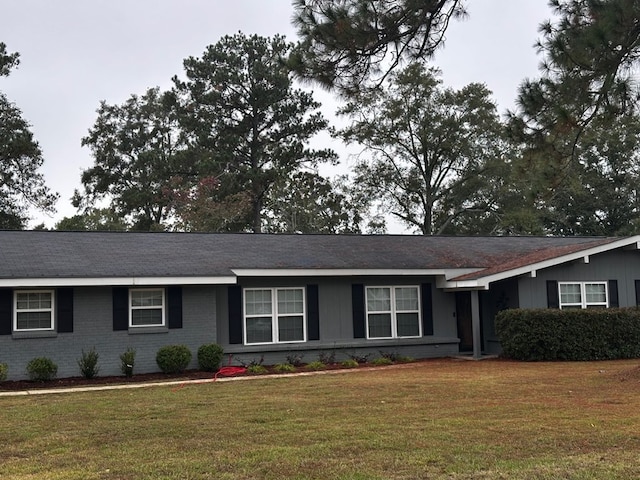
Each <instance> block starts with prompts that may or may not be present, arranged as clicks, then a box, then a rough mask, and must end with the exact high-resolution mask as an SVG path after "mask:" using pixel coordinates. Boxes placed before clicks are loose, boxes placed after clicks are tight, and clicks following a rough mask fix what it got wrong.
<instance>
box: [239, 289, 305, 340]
mask: <svg viewBox="0 0 640 480" xmlns="http://www.w3.org/2000/svg"><path fill="white" fill-rule="evenodd" d="M305 318H306V312H305V292H304V289H303V288H248V289H245V290H244V327H245V328H244V333H245V338H244V341H245V344H257V343H290V342H304V341H305V340H306V321H305Z"/></svg>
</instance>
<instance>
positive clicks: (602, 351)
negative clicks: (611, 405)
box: [496, 308, 640, 361]
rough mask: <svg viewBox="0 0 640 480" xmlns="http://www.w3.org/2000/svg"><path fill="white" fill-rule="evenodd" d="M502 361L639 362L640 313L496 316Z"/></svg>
mask: <svg viewBox="0 0 640 480" xmlns="http://www.w3.org/2000/svg"><path fill="white" fill-rule="evenodd" d="M496 333H497V334H498V337H499V338H500V343H501V345H502V352H503V355H504V356H505V357H507V358H513V359H516V360H526V361H536V360H610V359H618V358H639V357H640V309H638V308H606V309H586V310H558V309H515V310H504V311H502V312H499V313H498V315H497V316H496Z"/></svg>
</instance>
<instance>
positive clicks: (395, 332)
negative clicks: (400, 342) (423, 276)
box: [364, 285, 422, 340]
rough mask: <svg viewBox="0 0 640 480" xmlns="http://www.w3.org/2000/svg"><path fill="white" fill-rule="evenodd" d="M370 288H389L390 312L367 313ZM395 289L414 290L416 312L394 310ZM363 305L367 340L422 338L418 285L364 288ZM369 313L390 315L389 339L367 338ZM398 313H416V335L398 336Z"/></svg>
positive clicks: (375, 311)
mask: <svg viewBox="0 0 640 480" xmlns="http://www.w3.org/2000/svg"><path fill="white" fill-rule="evenodd" d="M370 288H389V289H390V291H391V311H382V310H372V311H369V289H370ZM396 288H415V289H416V292H417V293H418V310H396ZM364 292H365V294H364V305H365V320H366V325H365V328H366V334H367V340H380V339H385V338H420V337H422V301H421V298H420V295H421V292H420V287H419V286H418V285H367V286H365V288H364ZM370 313H374V314H375V313H390V314H391V336H390V337H371V336H369V314H370ZM398 313H417V314H418V335H411V336H402V337H399V336H398V317H397V314H398Z"/></svg>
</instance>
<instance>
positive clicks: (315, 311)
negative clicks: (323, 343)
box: [307, 285, 320, 340]
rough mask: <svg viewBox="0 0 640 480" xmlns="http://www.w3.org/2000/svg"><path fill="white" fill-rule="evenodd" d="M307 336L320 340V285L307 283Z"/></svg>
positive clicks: (310, 338)
mask: <svg viewBox="0 0 640 480" xmlns="http://www.w3.org/2000/svg"><path fill="white" fill-rule="evenodd" d="M307 338H308V339H309V340H320V306H319V304H318V285H307Z"/></svg>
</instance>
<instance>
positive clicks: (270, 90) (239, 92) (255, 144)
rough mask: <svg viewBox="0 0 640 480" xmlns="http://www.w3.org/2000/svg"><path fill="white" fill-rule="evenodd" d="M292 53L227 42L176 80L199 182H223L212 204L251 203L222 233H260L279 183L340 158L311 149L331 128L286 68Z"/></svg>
mask: <svg viewBox="0 0 640 480" xmlns="http://www.w3.org/2000/svg"><path fill="white" fill-rule="evenodd" d="M292 48H293V45H292V44H291V43H287V42H286V41H285V39H284V38H283V37H281V36H275V37H273V38H264V37H259V36H257V35H252V36H245V35H243V34H241V33H238V34H236V35H234V36H225V37H223V38H222V39H221V40H220V41H219V42H218V43H216V44H215V45H211V46H209V47H208V48H207V49H206V51H205V52H204V54H203V55H202V57H201V58H194V57H189V58H187V59H186V60H185V61H184V68H185V74H186V77H187V78H186V80H184V81H182V80H179V79H178V78H174V83H175V89H176V95H177V97H178V101H179V103H180V108H181V125H182V127H183V128H184V130H185V132H186V134H187V135H188V137H189V139H190V142H191V144H190V146H191V148H192V152H194V156H195V157H196V158H197V160H196V161H197V169H198V181H201V180H202V179H206V178H214V179H217V182H218V183H217V188H216V189H215V191H213V190H212V191H210V192H209V193H210V197H209V198H210V199H211V200H215V201H216V202H218V204H221V205H222V204H224V203H225V202H229V200H230V199H231V200H232V201H231V204H232V205H233V206H234V208H235V207H238V206H239V205H240V203H238V201H241V203H242V202H244V199H241V198H240V197H242V196H244V195H246V196H248V199H249V202H248V208H247V209H246V211H245V212H244V215H243V216H241V217H238V216H237V215H234V217H235V218H237V220H238V221H237V222H232V223H229V224H228V225H223V226H228V228H229V229H233V230H242V229H246V230H251V231H253V232H260V231H261V230H262V228H263V226H264V225H263V224H264V215H265V209H266V208H267V205H268V198H269V195H270V190H271V189H272V187H273V185H274V184H275V183H276V182H277V181H279V180H280V179H282V178H285V177H287V176H289V175H293V174H295V173H296V172H298V171H300V170H304V169H307V168H313V167H315V166H316V165H317V164H318V163H319V162H332V161H334V160H335V158H336V155H335V153H334V152H333V151H331V150H329V149H321V150H314V149H311V148H309V147H308V142H309V140H310V139H311V138H312V137H313V136H314V135H316V134H317V133H318V132H320V131H322V130H323V129H325V128H326V127H327V126H328V123H327V121H326V120H325V119H324V118H323V116H322V114H321V113H320V112H319V111H318V108H319V107H320V104H319V103H318V102H316V101H315V100H314V99H313V97H312V95H311V94H310V93H309V92H305V91H302V90H299V89H295V88H294V86H293V83H292V79H291V76H292V75H291V72H290V70H289V68H288V67H287V65H286V61H285V60H286V58H287V57H288V55H289V54H290V52H291V50H292ZM193 188H195V189H196V190H198V188H199V187H198V186H197V184H195V183H193V182H191V183H187V184H186V185H185V187H184V188H183V191H187V192H192V191H193Z"/></svg>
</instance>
